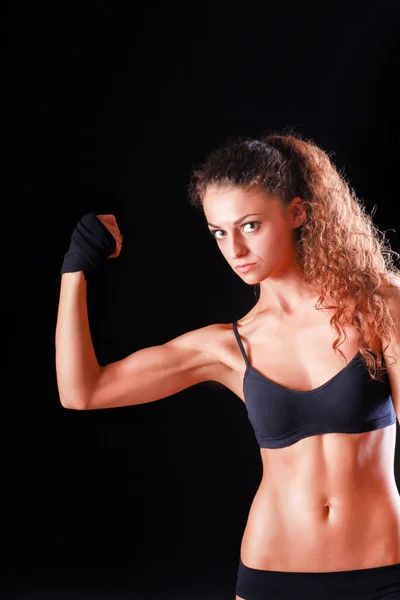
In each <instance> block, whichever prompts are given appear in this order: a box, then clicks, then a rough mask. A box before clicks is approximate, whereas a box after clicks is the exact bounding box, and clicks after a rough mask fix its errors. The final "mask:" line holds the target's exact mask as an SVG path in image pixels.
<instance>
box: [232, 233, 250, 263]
mask: <svg viewBox="0 0 400 600" xmlns="http://www.w3.org/2000/svg"><path fill="white" fill-rule="evenodd" d="M228 252H229V255H230V257H231V259H232V260H237V259H238V258H240V257H243V256H245V255H246V254H247V248H246V245H245V244H244V242H243V239H242V238H241V236H240V235H235V234H232V236H231V238H230V240H229V250H228Z"/></svg>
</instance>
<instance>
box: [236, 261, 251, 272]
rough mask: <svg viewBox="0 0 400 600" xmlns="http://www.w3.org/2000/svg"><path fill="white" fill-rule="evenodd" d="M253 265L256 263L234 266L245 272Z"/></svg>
mask: <svg viewBox="0 0 400 600" xmlns="http://www.w3.org/2000/svg"><path fill="white" fill-rule="evenodd" d="M255 266H256V263H246V264H244V265H238V266H237V267H235V269H237V270H238V271H240V272H241V273H247V272H248V271H251V269H252V268H253V267H255Z"/></svg>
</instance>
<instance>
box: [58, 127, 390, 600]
mask: <svg viewBox="0 0 400 600" xmlns="http://www.w3.org/2000/svg"><path fill="white" fill-rule="evenodd" d="M189 195H190V200H191V202H192V204H193V206H195V207H198V208H200V210H201V211H202V212H203V214H204V216H205V218H206V220H207V224H208V228H209V230H210V233H211V235H212V236H213V237H214V239H215V240H216V244H217V245H218V248H219V250H220V251H221V252H222V254H223V256H224V257H225V259H226V261H227V262H228V264H229V265H230V266H231V268H232V269H234V270H235V272H236V273H238V275H239V276H240V277H241V278H242V279H243V281H244V282H245V283H246V284H248V285H252V286H256V290H257V292H258V293H257V302H256V304H255V305H254V307H253V308H252V309H251V310H250V312H249V313H248V314H246V315H244V316H243V317H242V318H241V319H239V320H238V321H235V322H234V323H233V324H212V325H209V326H207V327H204V328H201V329H198V330H194V331H191V332H188V333H186V334H184V335H181V336H179V337H177V338H175V339H173V340H171V341H169V342H168V343H166V344H163V345H160V346H156V347H151V348H145V349H142V350H139V351H137V352H134V353H133V354H131V355H130V356H128V357H126V358H124V359H123V360H120V361H117V362H114V363H111V364H108V365H105V366H99V364H98V362H97V360H96V356H95V353H94V350H93V346H92V342H91V338H90V332H89V326H88V316H87V308H86V279H85V275H86V273H87V271H88V270H90V266H91V265H93V264H96V266H99V265H100V263H101V259H102V257H107V256H110V254H111V256H114V257H115V256H118V254H119V252H120V250H121V244H122V236H121V234H120V232H119V229H118V225H117V223H116V221H115V218H114V217H113V216H112V215H105V216H104V215H103V216H99V217H98V218H96V217H94V216H93V215H92V217H91V218H92V220H91V221H90V223H86V226H85V227H82V226H81V228H80V232H79V231H77V230H75V232H74V233H75V236H73V238H72V242H71V249H70V252H69V253H67V255H66V257H65V261H64V265H63V268H62V271H61V273H62V275H63V276H62V282H61V291H60V303H59V312H58V319H57V331H56V367H57V380H58V386H59V392H60V400H61V403H62V405H63V406H64V407H66V408H74V409H81V410H90V409H99V408H110V407H117V406H126V405H136V404H142V403H145V402H152V401H154V400H157V399H160V398H165V397H166V396H169V395H171V394H175V393H177V392H178V391H181V390H182V389H184V388H188V387H190V386H192V385H195V384H196V383H199V382H201V381H207V380H214V381H218V382H220V383H222V384H224V385H225V386H226V387H228V388H229V389H230V390H232V391H233V392H234V393H235V394H236V395H237V396H238V397H239V398H240V399H241V400H242V401H243V402H245V404H246V408H247V411H248V416H249V419H250V422H251V424H252V425H253V427H254V432H255V436H256V438H257V441H258V443H259V446H260V453H261V459H262V463H263V477H262V481H261V483H260V486H259V488H258V490H257V493H256V495H255V497H254V500H253V503H252V506H251V509H250V513H249V517H248V520H247V524H246V528H245V531H244V535H243V539H242V544H241V549H240V561H239V570H238V578H237V586H236V594H237V595H236V600H267V599H269V598H277V599H278V598H279V599H284V598H295V597H296V598H305V599H307V600H310V599H314V598H315V599H317V598H321V597H322V596H323V597H326V598H339V597H340V598H341V600H345V599H346V598H349V599H350V598H355V597H357V598H359V599H360V600H375V599H377V598H380V599H385V600H389V599H394V598H400V497H399V493H398V490H397V487H396V482H395V479H394V470H393V463H394V449H395V437H396V415H397V419H399V418H400V361H399V360H398V358H399V346H400V324H399V323H400V271H399V270H398V269H397V268H395V267H394V266H393V264H392V262H391V260H390V257H391V256H392V255H394V254H397V253H394V251H392V250H390V249H389V248H387V247H385V245H384V242H383V241H382V240H381V239H380V237H379V230H378V229H377V228H376V227H375V226H374V225H373V223H372V220H371V218H370V217H369V216H368V215H367V214H366V213H365V210H364V208H363V207H362V206H361V204H360V203H359V201H358V200H357V198H356V196H355V194H354V192H353V191H352V190H351V189H350V187H349V185H348V184H347V182H346V181H345V179H344V177H343V176H342V175H341V174H339V172H338V171H337V170H336V168H335V166H334V165H333V163H332V162H331V161H330V159H329V157H328V155H327V154H326V153H325V152H324V151H323V150H322V149H321V148H319V147H318V146H317V145H316V144H315V143H313V142H312V141H306V140H303V139H301V137H300V136H298V135H297V136H295V135H290V136H289V135H269V136H268V137H266V138H264V139H262V140H253V141H251V140H250V141H249V140H237V141H234V142H232V143H230V144H229V145H227V146H226V147H223V148H220V149H218V150H216V151H215V152H212V153H211V154H210V155H209V156H208V157H207V159H206V161H205V162H204V164H203V165H201V167H200V168H198V169H197V170H196V171H195V172H194V173H193V177H192V180H191V185H190V189H189ZM77 229H79V225H78V228H77ZM110 234H111V235H110ZM85 255H86V256H85ZM397 256H399V255H397ZM246 265H250V266H246ZM349 434H350V435H349ZM356 594H358V595H357V596H356Z"/></svg>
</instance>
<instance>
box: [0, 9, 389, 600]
mask: <svg viewBox="0 0 400 600" xmlns="http://www.w3.org/2000/svg"><path fill="white" fill-rule="evenodd" d="M396 5H397V3H396V2H387V1H380V2H371V1H366V2H350V3H349V2H344V1H340V2H335V3H329V4H325V3H316V4H315V5H314V3H311V2H309V3H307V2H302V3H277V2H273V3H272V2H271V3H269V2H259V3H252V2H246V3H240V4H234V3H226V4H216V3H207V2H205V3H201V4H191V3H186V4H182V5H180V4H175V5H171V4H168V3H158V4H157V3H145V4H143V5H140V4H136V3H133V2H125V3H121V2H108V3H107V2H94V1H93V2H85V1H84V2H79V3H76V4H74V3H72V4H71V3H70V2H68V3H67V2H64V1H61V2H60V1H59V2H54V3H49V4H46V3H43V2H38V3H14V4H12V5H10V10H9V13H8V19H7V22H6V23H7V54H6V56H7V67H9V69H8V70H7V74H8V75H9V78H10V79H9V84H7V85H6V86H5V88H4V91H5V95H6V96H7V99H8V100H9V101H10V110H9V111H8V114H7V124H8V125H10V126H11V130H12V135H11V137H10V140H11V141H10V147H9V152H8V158H9V159H10V160H9V164H10V167H9V168H7V170H9V171H10V172H11V170H12V169H11V168H12V167H17V170H18V175H17V176H16V177H15V178H14V179H13V185H12V188H11V189H12V191H11V192H10V194H9V195H8V199H9V200H8V201H9V204H14V203H15V207H16V217H17V220H16V260H17V262H16V269H15V280H14V283H13V286H14V287H13V292H14V293H13V294H12V298H13V300H12V304H13V306H12V308H15V310H16V319H15V327H14V328H13V344H14V346H15V350H14V352H13V353H11V356H8V355H7V357H6V359H7V360H9V363H10V368H11V370H10V373H11V377H9V379H8V380H9V382H10V384H11V385H10V386H9V390H8V391H7V392H6V393H5V394H4V396H3V397H4V400H3V402H4V407H5V408H4V413H3V414H5V415H6V417H5V421H4V422H3V429H4V436H3V439H6V440H7V444H6V451H5V453H4V470H3V483H4V487H3V500H4V503H3V506H4V507H5V508H4V513H3V515H4V516H3V536H2V537H3V550H4V555H5V559H4V560H3V567H4V577H3V582H6V587H7V597H9V598H18V599H19V598H43V599H44V598H46V599H47V598H52V599H58V598H63V599H67V598H68V599H69V598H79V599H81V598H82V599H86V598H99V599H100V598H118V599H119V598H135V599H136V598H157V599H158V598H188V599H189V598H191V599H194V598H196V599H197V598H207V599H211V600H213V599H214V598H215V599H217V598H218V599H221V600H225V599H226V600H229V599H230V600H233V598H234V586H235V579H236V569H237V563H238V559H239V550H240V542H241V537H242V534H243V530H244V527H245V524H246V519H247V516H248V511H249V508H250V505H251V501H252V498H253V496H254V494H255V492H256V489H257V487H258V484H259V481H260V477H261V460H260V456H259V451H258V446H257V444H256V441H255V438H254V435H253V431H252V429H251V426H250V423H249V422H248V421H247V417H246V411H245V407H244V405H243V403H242V402H241V401H240V400H239V399H238V398H237V397H235V396H234V395H233V393H231V392H230V391H229V390H227V389H225V388H223V387H222V386H219V385H218V384H216V383H212V382H207V383H204V384H201V385H198V386H195V387H193V388H190V389H188V390H185V391H183V392H181V393H179V394H177V395H175V396H172V397H168V398H165V399H163V400H160V401H158V402H154V403H150V404H146V405H141V406H136V407H127V408H118V409H113V410H99V411H88V412H79V411H68V410H66V409H64V408H63V407H62V406H61V404H60V402H59V398H58V393H57V386H56V377H55V348H54V335H55V324H56V315H57V308H58V294H59V288H60V274H59V271H60V267H61V263H62V259H63V255H64V253H65V252H66V250H67V247H68V244H69V238H70V235H71V232H72V229H73V227H74V226H75V224H76V222H77V221H78V220H79V219H80V218H81V216H82V215H83V214H85V213H87V212H96V213H97V214H104V213H112V214H115V216H116V218H117V222H118V224H119V227H120V229H121V231H122V233H123V235H124V246H123V250H122V253H121V255H120V257H119V258H118V259H116V260H114V259H111V260H109V261H107V264H106V266H105V268H104V270H103V272H102V273H101V275H100V276H98V277H96V278H95V279H94V280H93V281H92V282H91V284H90V286H89V287H88V306H89V318H90V325H91V331H92V337H93V343H94V346H95V350H96V354H97V357H98V360H99V362H100V364H105V363H108V362H111V361H114V360H118V359H119V358H122V357H124V356H126V355H127V354H129V353H131V352H134V351H136V350H138V349H141V348H144V347H148V346H152V345H156V344H162V343H164V342H165V341H167V340H169V339H171V338H173V337H176V336H178V335H180V334H182V333H184V332H185V331H188V330H192V329H195V328H198V327H202V326H205V325H207V324H209V323H214V322H225V323H228V322H231V321H232V320H234V319H235V318H239V317H240V316H241V315H242V314H244V311H247V310H249V309H250V307H251V306H252V305H253V302H254V296H253V292H252V289H251V288H249V287H248V286H246V284H245V283H244V282H243V281H242V280H241V279H240V278H239V277H238V276H236V275H235V274H234V273H233V272H232V271H231V270H230V269H229V268H228V267H227V265H226V263H225V261H224V259H223V257H222V255H220V253H219V251H218V249H217V246H216V244H215V242H213V240H212V239H211V237H210V236H209V234H208V231H207V228H206V225H205V219H204V217H203V216H202V215H201V214H200V213H198V214H197V213H195V211H193V209H191V208H190V206H189V203H188V199H187V192H186V188H187V184H188V179H189V174H190V172H191V170H192V168H193V167H194V166H195V165H196V164H198V162H199V161H201V160H202V159H203V158H204V157H205V155H206V153H207V152H208V151H209V150H211V149H212V148H214V147H216V146H219V145H220V144H222V143H224V142H226V141H227V140H228V139H229V138H231V137H236V136H246V137H250V136H254V137H259V136H261V135H265V134H267V133H268V132H270V131H277V130H278V131H282V130H284V129H287V128H292V130H294V131H296V132H299V133H301V134H302V135H303V136H305V137H306V138H309V139H313V140H314V141H315V142H316V143H317V144H319V145H320V146H321V147H322V148H324V149H325V150H326V151H328V152H329V153H330V155H331V156H332V158H333V160H334V162H335V163H336V165H337V166H338V168H340V169H342V170H343V171H344V173H345V174H346V175H347V177H348V178H349V180H350V183H351V185H352V186H354V188H355V189H356V192H357V194H358V197H359V198H360V199H361V200H362V201H363V202H364V204H365V205H366V206H367V208H368V210H369V211H372V210H374V211H375V214H374V221H375V223H376V224H377V226H378V227H379V228H380V229H381V230H383V231H386V235H387V239H388V240H389V242H390V244H391V246H392V248H393V249H394V250H396V251H397V252H399V251H400V239H399V232H398V231H397V229H396V226H397V224H398V207H399V196H398V181H399V179H398V176H399V156H400V153H399V150H400V145H399V134H400V130H399V106H400V102H399V101H400V87H399V66H400V64H399V63H400V60H399V57H400V54H399V25H398V24H399V21H398V18H399V10H398V8H397V6H396ZM4 164H7V163H4ZM4 164H3V166H4ZM7 174H9V173H5V176H6V175H7ZM14 302H15V306H14ZM4 319H5V321H7V319H8V317H7V315H4ZM14 346H13V347H14ZM397 457H398V445H397V449H396V462H395V473H396V478H397V481H399V477H400V474H399V459H398V458H397Z"/></svg>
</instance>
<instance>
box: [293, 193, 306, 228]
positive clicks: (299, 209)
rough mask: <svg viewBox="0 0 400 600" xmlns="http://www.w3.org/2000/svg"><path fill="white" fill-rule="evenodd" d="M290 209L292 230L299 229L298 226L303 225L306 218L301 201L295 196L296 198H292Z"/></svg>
mask: <svg viewBox="0 0 400 600" xmlns="http://www.w3.org/2000/svg"><path fill="white" fill-rule="evenodd" d="M290 209H291V214H292V218H293V226H294V228H296V227H300V225H302V224H303V223H304V221H305V219H306V216H307V213H306V209H305V206H304V203H303V200H302V199H301V198H299V197H298V196H296V198H293V200H292V202H291V205H290Z"/></svg>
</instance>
